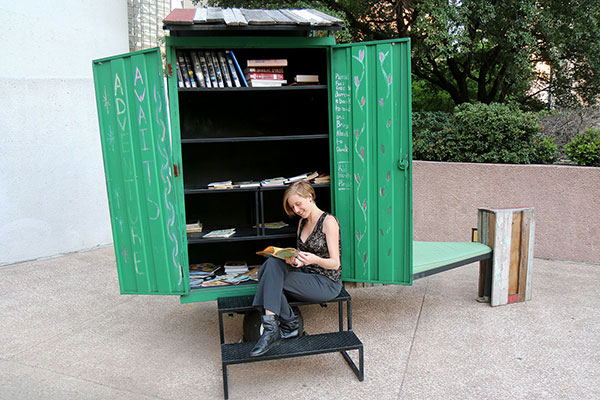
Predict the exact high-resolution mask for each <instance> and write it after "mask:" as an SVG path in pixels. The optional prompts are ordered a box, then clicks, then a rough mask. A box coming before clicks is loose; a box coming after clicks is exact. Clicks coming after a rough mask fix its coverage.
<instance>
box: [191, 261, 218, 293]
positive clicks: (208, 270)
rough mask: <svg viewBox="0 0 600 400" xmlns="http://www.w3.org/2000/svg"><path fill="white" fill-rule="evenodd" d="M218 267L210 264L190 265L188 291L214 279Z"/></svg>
mask: <svg viewBox="0 0 600 400" xmlns="http://www.w3.org/2000/svg"><path fill="white" fill-rule="evenodd" d="M219 268H220V267H218V266H216V265H215V264H212V263H200V264H191V265H190V289H196V288H199V287H201V286H202V283H204V282H205V281H207V280H210V279H212V278H214V277H215V275H216V273H217V272H218V270H219Z"/></svg>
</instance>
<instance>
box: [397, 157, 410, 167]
mask: <svg viewBox="0 0 600 400" xmlns="http://www.w3.org/2000/svg"><path fill="white" fill-rule="evenodd" d="M408 166H409V162H408V154H405V155H404V160H398V169H399V170H400V171H406V170H407V169H408Z"/></svg>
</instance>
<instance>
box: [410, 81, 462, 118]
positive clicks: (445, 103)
mask: <svg viewBox="0 0 600 400" xmlns="http://www.w3.org/2000/svg"><path fill="white" fill-rule="evenodd" d="M411 92H412V109H413V110H414V111H419V112H421V111H445V112H450V111H452V109H453V108H454V102H453V101H452V99H451V98H450V95H449V94H448V92H445V91H443V90H441V89H440V88H439V87H437V86H434V85H432V84H431V83H429V82H427V81H425V80H422V79H417V80H413V81H412V89H411Z"/></svg>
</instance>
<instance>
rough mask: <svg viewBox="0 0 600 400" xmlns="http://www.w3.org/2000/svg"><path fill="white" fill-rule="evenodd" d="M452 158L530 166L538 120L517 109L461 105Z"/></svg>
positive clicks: (456, 115) (458, 112)
mask: <svg viewBox="0 0 600 400" xmlns="http://www.w3.org/2000/svg"><path fill="white" fill-rule="evenodd" d="M454 117H455V124H454V129H455V131H454V132H453V135H452V136H453V137H452V139H453V140H452V142H451V143H449V145H451V147H452V150H451V155H452V158H453V159H454V160H456V161H465V162H490V163H512V164H529V163H531V162H532V161H533V158H534V157H533V156H534V154H533V153H534V146H533V139H534V137H535V136H536V134H537V132H538V131H539V126H538V124H537V120H536V117H535V116H534V115H532V114H527V113H524V112H522V111H520V110H519V109H518V108H517V107H516V106H513V105H507V104H499V103H492V104H489V105H486V104H481V103H478V104H461V105H460V106H458V107H457V108H456V109H455V110H454Z"/></svg>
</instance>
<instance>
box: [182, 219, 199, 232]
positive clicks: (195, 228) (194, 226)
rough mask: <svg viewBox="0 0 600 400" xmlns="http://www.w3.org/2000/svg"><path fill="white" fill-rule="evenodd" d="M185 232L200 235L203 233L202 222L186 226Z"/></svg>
mask: <svg viewBox="0 0 600 400" xmlns="http://www.w3.org/2000/svg"><path fill="white" fill-rule="evenodd" d="M185 231H186V232H187V233H198V232H202V222H200V221H196V222H194V223H191V224H185Z"/></svg>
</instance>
